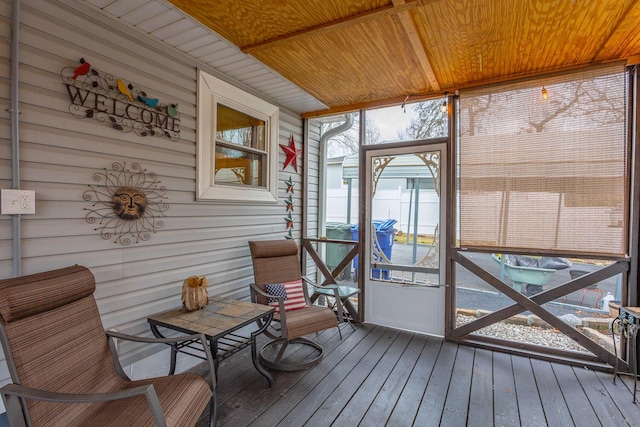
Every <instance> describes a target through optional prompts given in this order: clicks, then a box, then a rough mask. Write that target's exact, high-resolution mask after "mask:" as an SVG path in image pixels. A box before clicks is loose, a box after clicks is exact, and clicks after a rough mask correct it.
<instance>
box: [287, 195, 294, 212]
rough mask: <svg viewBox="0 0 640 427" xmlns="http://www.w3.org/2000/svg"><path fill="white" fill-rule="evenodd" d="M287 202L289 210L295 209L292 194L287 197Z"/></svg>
mask: <svg viewBox="0 0 640 427" xmlns="http://www.w3.org/2000/svg"><path fill="white" fill-rule="evenodd" d="M285 203H286V204H287V212H291V211H293V199H292V198H291V195H289V198H288V199H285Z"/></svg>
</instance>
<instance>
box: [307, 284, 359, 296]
mask: <svg viewBox="0 0 640 427" xmlns="http://www.w3.org/2000/svg"><path fill="white" fill-rule="evenodd" d="M336 288H337V289H338V295H340V298H346V297H351V296H353V295H356V294H359V293H360V289H358V288H354V287H353V286H342V285H324V286H320V287H319V288H315V289H314V291H315V292H317V293H319V294H323V295H329V296H333V295H334V293H333V290H334V289H336Z"/></svg>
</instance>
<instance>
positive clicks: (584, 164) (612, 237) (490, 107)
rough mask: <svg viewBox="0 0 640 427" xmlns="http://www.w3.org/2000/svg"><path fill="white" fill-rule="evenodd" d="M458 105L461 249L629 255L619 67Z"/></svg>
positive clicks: (492, 91) (623, 89) (491, 91)
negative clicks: (545, 97)
mask: <svg viewBox="0 0 640 427" xmlns="http://www.w3.org/2000/svg"><path fill="white" fill-rule="evenodd" d="M542 88H544V89H545V90H546V93H547V99H543V96H542V95H543V91H542ZM459 101H460V102H459V112H460V114H459V117H460V128H459V135H458V154H459V165H458V166H459V177H458V179H459V182H458V188H459V244H460V246H461V247H465V248H475V249H481V248H482V249H487V248H490V249H496V250H498V249H502V250H515V251H520V250H521V251H540V252H543V253H547V252H548V253H562V254H590V255H603V256H623V255H626V254H627V253H628V242H627V235H628V230H627V224H628V220H627V218H628V208H627V206H628V204H629V203H628V200H629V157H628V152H629V150H628V144H627V121H626V118H627V79H626V74H625V70H624V67H623V66H621V65H616V66H609V67H605V68H598V69H592V70H589V71H588V72H583V73H580V74H571V75H562V76H557V77H553V78H547V79H544V80H536V81H535V82H525V83H518V84H510V85H502V86H494V87H491V88H484V89H482V90H475V91H469V92H465V93H463V94H461V95H460V100H459Z"/></svg>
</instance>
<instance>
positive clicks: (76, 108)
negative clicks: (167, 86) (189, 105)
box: [60, 58, 180, 141]
mask: <svg viewBox="0 0 640 427" xmlns="http://www.w3.org/2000/svg"><path fill="white" fill-rule="evenodd" d="M60 77H61V78H62V82H63V84H64V85H65V86H66V88H67V93H68V94H69V101H70V102H71V104H69V112H70V113H71V114H72V115H73V116H74V117H77V118H88V119H91V118H93V119H96V120H98V121H99V122H103V123H108V124H109V125H110V126H111V127H112V128H114V129H116V130H119V131H121V132H134V133H136V134H137V135H140V136H159V137H166V138H169V139H170V140H172V141H178V140H179V139H180V113H179V112H178V104H175V103H174V104H168V105H167V104H163V103H161V102H160V100H159V99H158V98H155V97H153V96H151V95H148V94H147V93H146V92H144V91H143V90H141V89H140V88H139V87H138V86H135V85H133V84H132V83H130V82H126V81H125V80H123V79H120V78H117V77H115V76H113V75H111V74H108V73H105V72H103V71H100V70H97V69H95V68H94V67H92V66H91V64H90V63H89V62H87V61H86V60H85V59H84V58H82V59H81V60H80V65H78V66H77V67H65V68H63V69H62V71H61V73H60Z"/></svg>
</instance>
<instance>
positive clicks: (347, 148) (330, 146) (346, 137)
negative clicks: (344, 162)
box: [322, 114, 381, 158]
mask: <svg viewBox="0 0 640 427" xmlns="http://www.w3.org/2000/svg"><path fill="white" fill-rule="evenodd" d="M342 123H344V121H343V120H340V121H337V122H331V123H325V124H324V125H323V127H322V133H326V132H327V131H329V130H330V129H333V128H336V127H338V126H340V125H341V124H342ZM366 123H367V126H366V134H365V138H366V143H367V144H378V143H380V140H381V137H380V130H379V129H378V128H377V127H376V125H375V123H373V121H372V120H371V119H370V118H368V117H367V119H366ZM359 129H360V114H356V116H355V118H354V122H353V126H352V127H351V128H350V129H348V130H346V131H345V132H342V133H339V134H338V135H335V136H333V137H331V138H329V140H328V141H327V156H328V157H330V158H331V157H339V156H348V155H349V154H353V153H357V152H358V151H359V147H360V143H359V141H360V130H359Z"/></svg>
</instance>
